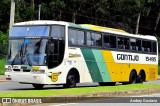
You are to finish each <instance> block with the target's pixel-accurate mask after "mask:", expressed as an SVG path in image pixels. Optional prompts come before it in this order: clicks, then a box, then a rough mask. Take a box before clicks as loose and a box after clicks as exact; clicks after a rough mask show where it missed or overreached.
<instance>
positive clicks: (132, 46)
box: [130, 38, 137, 50]
mask: <svg viewBox="0 0 160 106" xmlns="http://www.w3.org/2000/svg"><path fill="white" fill-rule="evenodd" d="M130 42H131V46H130V50H137V48H136V39H135V38H130Z"/></svg>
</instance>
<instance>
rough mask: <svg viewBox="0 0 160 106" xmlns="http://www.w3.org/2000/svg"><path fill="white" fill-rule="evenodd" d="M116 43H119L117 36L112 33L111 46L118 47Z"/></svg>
mask: <svg viewBox="0 0 160 106" xmlns="http://www.w3.org/2000/svg"><path fill="white" fill-rule="evenodd" d="M116 45H117V43H116V36H113V35H111V36H110V47H111V48H116Z"/></svg>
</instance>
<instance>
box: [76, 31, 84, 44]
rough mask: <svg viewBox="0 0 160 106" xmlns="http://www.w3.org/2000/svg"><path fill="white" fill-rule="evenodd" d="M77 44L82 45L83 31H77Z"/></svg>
mask: <svg viewBox="0 0 160 106" xmlns="http://www.w3.org/2000/svg"><path fill="white" fill-rule="evenodd" d="M77 38H78V45H84V31H77Z"/></svg>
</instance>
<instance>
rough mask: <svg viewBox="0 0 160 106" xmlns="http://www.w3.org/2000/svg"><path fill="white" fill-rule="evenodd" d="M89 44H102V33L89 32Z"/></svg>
mask: <svg viewBox="0 0 160 106" xmlns="http://www.w3.org/2000/svg"><path fill="white" fill-rule="evenodd" d="M87 45H88V46H102V39H101V34H97V33H90V32H87Z"/></svg>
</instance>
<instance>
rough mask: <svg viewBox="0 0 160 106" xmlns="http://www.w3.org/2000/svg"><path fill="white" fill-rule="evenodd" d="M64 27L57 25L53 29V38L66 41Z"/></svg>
mask: <svg viewBox="0 0 160 106" xmlns="http://www.w3.org/2000/svg"><path fill="white" fill-rule="evenodd" d="M64 33H65V30H64V26H59V25H55V26H52V28H51V37H53V38H58V39H64Z"/></svg>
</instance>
